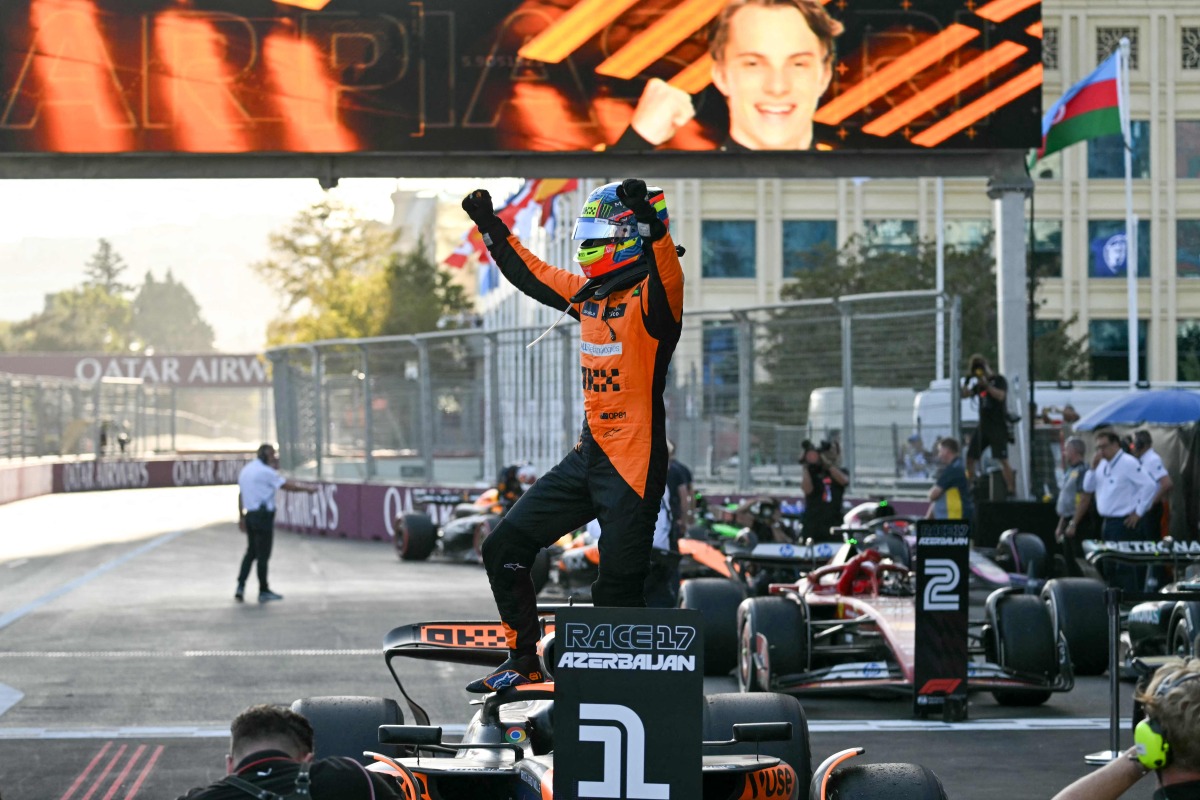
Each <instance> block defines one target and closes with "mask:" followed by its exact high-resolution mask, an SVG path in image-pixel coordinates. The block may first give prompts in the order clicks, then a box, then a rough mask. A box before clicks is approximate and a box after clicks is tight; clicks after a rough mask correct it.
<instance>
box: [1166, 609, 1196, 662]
mask: <svg viewBox="0 0 1200 800" xmlns="http://www.w3.org/2000/svg"><path fill="white" fill-rule="evenodd" d="M1167 652H1168V653H1169V654H1170V655H1173V656H1179V657H1180V658H1189V657H1191V656H1194V655H1195V654H1196V633H1195V631H1193V630H1192V626H1191V624H1190V623H1189V622H1188V618H1187V616H1186V615H1184V614H1180V615H1179V616H1178V617H1176V618H1175V620H1174V621H1173V622H1172V623H1171V640H1170V642H1169V643H1168V645H1167Z"/></svg>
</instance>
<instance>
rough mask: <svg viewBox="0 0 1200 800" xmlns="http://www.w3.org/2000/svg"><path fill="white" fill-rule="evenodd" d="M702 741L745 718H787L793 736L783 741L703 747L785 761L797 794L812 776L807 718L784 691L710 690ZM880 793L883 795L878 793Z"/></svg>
mask: <svg viewBox="0 0 1200 800" xmlns="http://www.w3.org/2000/svg"><path fill="white" fill-rule="evenodd" d="M703 719H704V726H703V729H702V730H703V732H704V741H706V742H717V741H728V740H730V739H732V738H733V726H734V725H735V724H741V723H744V722H790V723H792V738H791V739H789V740H788V741H786V742H761V743H758V744H756V743H755V742H741V743H739V744H735V745H732V746H723V747H705V748H704V755H706V756H723V755H730V754H735V755H754V753H755V752H756V751H757V752H759V753H762V754H763V755H765V756H774V757H775V758H778V759H779V760H781V761H784V762H786V763H787V764H789V765H790V766H791V768H792V769H793V770H795V772H796V779H797V781H798V783H797V785H798V786H799V787H800V796H801V797H803V793H804V787H806V786H808V784H809V782H810V781H811V780H812V754H811V752H810V750H809V743H808V718H807V717H805V715H804V707H803V706H801V705H800V701H799V700H797V699H796V698H794V697H792V696H791V695H786V694H775V693H766V694H737V693H727V694H710V695H707V696H705V698H704V718H703ZM880 796H881V797H882V796H883V795H880Z"/></svg>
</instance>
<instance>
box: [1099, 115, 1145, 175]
mask: <svg viewBox="0 0 1200 800" xmlns="http://www.w3.org/2000/svg"><path fill="white" fill-rule="evenodd" d="M1129 138H1130V140H1131V141H1132V145H1133V151H1132V155H1133V158H1132V161H1131V163H1130V169H1131V173H1130V174H1131V175H1133V177H1135V178H1149V177H1150V123H1149V122H1148V121H1146V120H1144V119H1135V120H1132V121H1131V122H1130V123H1129ZM1087 148H1088V157H1087V159H1088V177H1089V178H1121V179H1122V180H1124V178H1125V139H1124V137H1123V136H1121V134H1119V133H1114V134H1111V135H1109V136H1098V137H1096V138H1095V139H1091V140H1089V141H1088V143H1087Z"/></svg>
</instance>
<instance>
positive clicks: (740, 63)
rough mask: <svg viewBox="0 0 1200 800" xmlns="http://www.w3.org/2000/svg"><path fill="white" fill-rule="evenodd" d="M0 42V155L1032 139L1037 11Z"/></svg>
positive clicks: (125, 14)
mask: <svg viewBox="0 0 1200 800" xmlns="http://www.w3.org/2000/svg"><path fill="white" fill-rule="evenodd" d="M743 6H744V7H743ZM0 30H2V31H3V35H2V36H0V87H2V89H3V91H2V92H0V154H23V153H86V154H106V153H270V152H283V153H398V154H413V153H422V152H446V153H495V152H529V151H545V152H560V153H565V152H570V153H586V152H597V151H599V152H604V151H611V150H613V149H616V150H621V151H628V152H636V151H644V150H649V149H664V150H691V151H703V150H708V151H714V152H727V153H728V152H744V151H745V150H766V149H775V150H779V149H783V150H807V149H815V150H824V149H832V150H863V149H876V148H880V149H888V150H893V149H902V150H913V151H927V150H930V149H937V150H955V149H971V150H979V149H1024V148H1029V147H1033V146H1036V145H1037V144H1038V142H1039V139H1040V132H1039V122H1040V117H1041V77H1042V70H1041V38H1040V37H1041V4H1040V0H987V1H981V2H978V3H966V2H961V0H911V1H910V0H903V2H898V1H897V0H787V1H786V2H784V3H780V2H778V0H776V2H775V3H773V4H767V6H766V7H764V6H763V4H761V3H760V2H758V0H749V1H748V0H604V2H595V1H594V0H431V1H430V2H400V1H399V0H287V1H286V2H285V1H284V0H280V1H279V2H271V1H270V0H253V1H251V0H187V1H186V2H185V1H184V0H138V1H137V2H129V1H128V0H27V2H21V3H4V4H0Z"/></svg>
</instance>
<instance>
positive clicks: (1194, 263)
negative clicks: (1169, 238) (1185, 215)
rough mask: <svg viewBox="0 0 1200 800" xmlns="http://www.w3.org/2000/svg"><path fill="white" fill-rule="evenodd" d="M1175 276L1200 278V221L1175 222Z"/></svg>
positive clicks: (1184, 220)
mask: <svg viewBox="0 0 1200 800" xmlns="http://www.w3.org/2000/svg"><path fill="white" fill-rule="evenodd" d="M1175 274H1176V275H1178V276H1179V277H1181V278H1200V219H1180V220H1176V221H1175Z"/></svg>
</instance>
